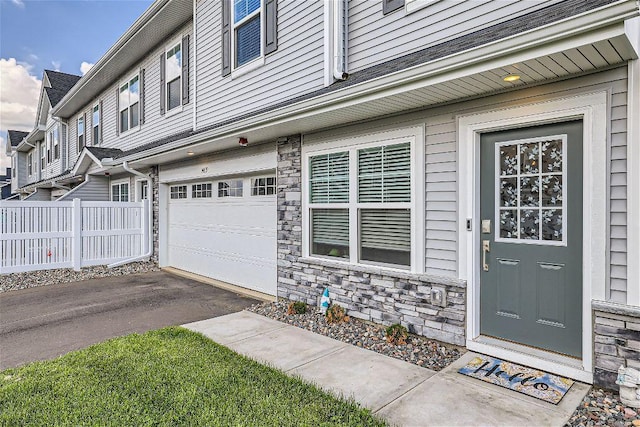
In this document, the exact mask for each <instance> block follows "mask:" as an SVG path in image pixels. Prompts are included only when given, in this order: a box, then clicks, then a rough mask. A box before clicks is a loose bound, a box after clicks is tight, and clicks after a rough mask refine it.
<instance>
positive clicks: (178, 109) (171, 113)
mask: <svg viewBox="0 0 640 427" xmlns="http://www.w3.org/2000/svg"><path fill="white" fill-rule="evenodd" d="M181 102H182V101H181ZM183 110H184V106H183V105H182V104H180V105H179V106H177V107H173V108H172V109H171V110H167V111H165V113H164V117H165V118H167V117H172V116H175V115H176V114H180V113H182V111H183Z"/></svg>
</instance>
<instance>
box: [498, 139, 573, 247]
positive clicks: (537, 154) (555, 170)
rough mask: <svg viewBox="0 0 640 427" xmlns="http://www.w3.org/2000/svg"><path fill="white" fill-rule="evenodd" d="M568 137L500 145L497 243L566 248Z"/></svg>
mask: <svg viewBox="0 0 640 427" xmlns="http://www.w3.org/2000/svg"><path fill="white" fill-rule="evenodd" d="M566 152H567V136H566V135H555V136H551V137H542V138H535V139H526V140H519V141H508V142H503V143H499V144H496V148H495V156H496V170H495V182H496V198H495V200H496V207H495V214H496V218H495V221H496V224H497V225H498V226H497V227H496V241H500V242H514V243H516V242H518V243H533V244H543V245H563V246H564V245H566V235H565V233H564V230H566V228H567V227H566V216H567V215H566V194H567V192H566V182H567V176H566V173H567V172H566V171H567V162H566Z"/></svg>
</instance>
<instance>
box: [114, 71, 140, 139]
mask: <svg viewBox="0 0 640 427" xmlns="http://www.w3.org/2000/svg"><path fill="white" fill-rule="evenodd" d="M141 74H142V69H138V70H137V71H136V72H135V73H132V74H130V75H129V76H128V77H127V78H126V79H123V80H121V81H120V82H119V83H118V97H120V89H121V88H122V86H124V85H125V83H127V84H128V83H129V82H131V80H132V79H133V78H134V77H136V76H138V88H139V89H138V90H139V92H138V125H137V126H135V127H130V128H129V129H127V130H126V131H124V132H122V131H121V130H120V129H118V132H119V134H120V136H121V137H123V136H127V135H130V134H132V133H136V132H138V131H139V130H140V118H141V116H140V114H141V110H140V94H141V93H142V85H141V84H140V75H141ZM129 107H130V105H127V108H129ZM122 110H123V108H122V105H120V101H119V100H118V111H117V113H118V120H117V126H120V112H121V111H122ZM127 117H128V118H129V122H131V117H130V116H129V115H127Z"/></svg>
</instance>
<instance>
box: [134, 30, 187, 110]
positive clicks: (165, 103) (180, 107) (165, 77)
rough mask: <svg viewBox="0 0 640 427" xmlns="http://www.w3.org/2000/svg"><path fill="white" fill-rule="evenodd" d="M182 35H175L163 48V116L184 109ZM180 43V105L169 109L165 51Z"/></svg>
mask: <svg viewBox="0 0 640 427" xmlns="http://www.w3.org/2000/svg"><path fill="white" fill-rule="evenodd" d="M183 37H184V36H180V37H176V38H175V39H174V40H172V41H171V42H170V43H168V44H167V45H166V46H165V48H164V61H165V67H164V105H165V109H164V116H165V117H171V116H173V115H175V114H179V113H181V112H182V111H183V109H184V105H183V104H182V88H183V85H184V82H183V81H182V77H183V76H182V64H183V63H184V51H183V50H182V39H183ZM178 44H179V45H180V58H181V63H180V71H179V74H180V77H179V78H180V105H179V106H177V107H175V108H172V109H171V110H169V87H168V85H169V79H168V78H167V65H166V62H167V52H168V51H169V50H171V49H173V48H174V47H175V46H176V45H178ZM141 89H142V88H141Z"/></svg>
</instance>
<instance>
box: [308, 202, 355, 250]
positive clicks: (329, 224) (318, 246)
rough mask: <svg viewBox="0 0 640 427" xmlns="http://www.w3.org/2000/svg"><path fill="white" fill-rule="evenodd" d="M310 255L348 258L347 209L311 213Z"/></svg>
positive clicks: (321, 210)
mask: <svg viewBox="0 0 640 427" xmlns="http://www.w3.org/2000/svg"><path fill="white" fill-rule="evenodd" d="M311 242H312V243H311V246H312V247H311V253H312V254H314V255H326V256H332V257H339V258H349V209H313V210H312V211H311Z"/></svg>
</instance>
